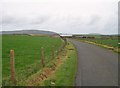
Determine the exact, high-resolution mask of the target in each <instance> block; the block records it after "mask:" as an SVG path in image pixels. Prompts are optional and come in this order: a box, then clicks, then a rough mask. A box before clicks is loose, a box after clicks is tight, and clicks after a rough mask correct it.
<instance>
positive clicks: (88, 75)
mask: <svg viewBox="0 0 120 88" xmlns="http://www.w3.org/2000/svg"><path fill="white" fill-rule="evenodd" d="M69 41H71V42H72V43H73V44H74V46H75V47H76V48H77V52H78V69H77V74H76V83H75V85H76V86H118V54H117V53H114V52H112V51H110V50H107V49H104V48H101V47H99V46H96V45H92V44H87V43H83V42H79V41H77V40H69Z"/></svg>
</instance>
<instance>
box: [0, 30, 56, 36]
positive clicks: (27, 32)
mask: <svg viewBox="0 0 120 88" xmlns="http://www.w3.org/2000/svg"><path fill="white" fill-rule="evenodd" d="M2 34H46V35H53V34H57V33H55V32H51V31H43V30H19V31H2Z"/></svg>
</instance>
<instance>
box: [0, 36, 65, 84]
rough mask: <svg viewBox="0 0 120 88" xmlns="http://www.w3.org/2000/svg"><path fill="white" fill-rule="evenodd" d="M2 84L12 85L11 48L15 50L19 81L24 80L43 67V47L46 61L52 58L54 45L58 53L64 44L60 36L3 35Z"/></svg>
mask: <svg viewBox="0 0 120 88" xmlns="http://www.w3.org/2000/svg"><path fill="white" fill-rule="evenodd" d="M2 37H3V38H2V77H3V79H2V81H3V82H2V85H3V86H4V85H12V83H11V81H10V55H9V53H10V49H14V51H15V68H16V78H17V83H18V84H19V83H20V82H21V81H23V82H24V80H26V79H27V78H28V77H29V76H30V75H32V74H34V73H36V72H37V71H38V70H40V69H41V68H42V65H41V47H44V51H45V63H48V62H49V61H51V60H52V47H54V49H55V51H56V52H55V53H57V51H58V49H59V48H60V47H61V45H62V44H63V41H62V40H61V39H60V38H51V37H40V36H28V35H3V36H2Z"/></svg>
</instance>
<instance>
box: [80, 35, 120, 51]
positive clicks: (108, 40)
mask: <svg viewBox="0 0 120 88" xmlns="http://www.w3.org/2000/svg"><path fill="white" fill-rule="evenodd" d="M79 40H80V41H83V42H88V43H92V42H93V43H95V44H96V45H99V46H101V47H104V48H108V49H111V50H113V51H115V52H118V53H119V52H120V44H118V43H120V40H118V36H107V35H106V36H100V37H96V36H95V38H93V39H90V38H79ZM93 43H92V44H93Z"/></svg>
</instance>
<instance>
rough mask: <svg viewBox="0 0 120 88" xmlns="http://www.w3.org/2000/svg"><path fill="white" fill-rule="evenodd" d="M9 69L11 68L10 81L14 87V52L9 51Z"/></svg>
mask: <svg viewBox="0 0 120 88" xmlns="http://www.w3.org/2000/svg"><path fill="white" fill-rule="evenodd" d="M10 67H11V80H12V82H13V83H14V84H15V85H16V78H15V63H14V50H10Z"/></svg>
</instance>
